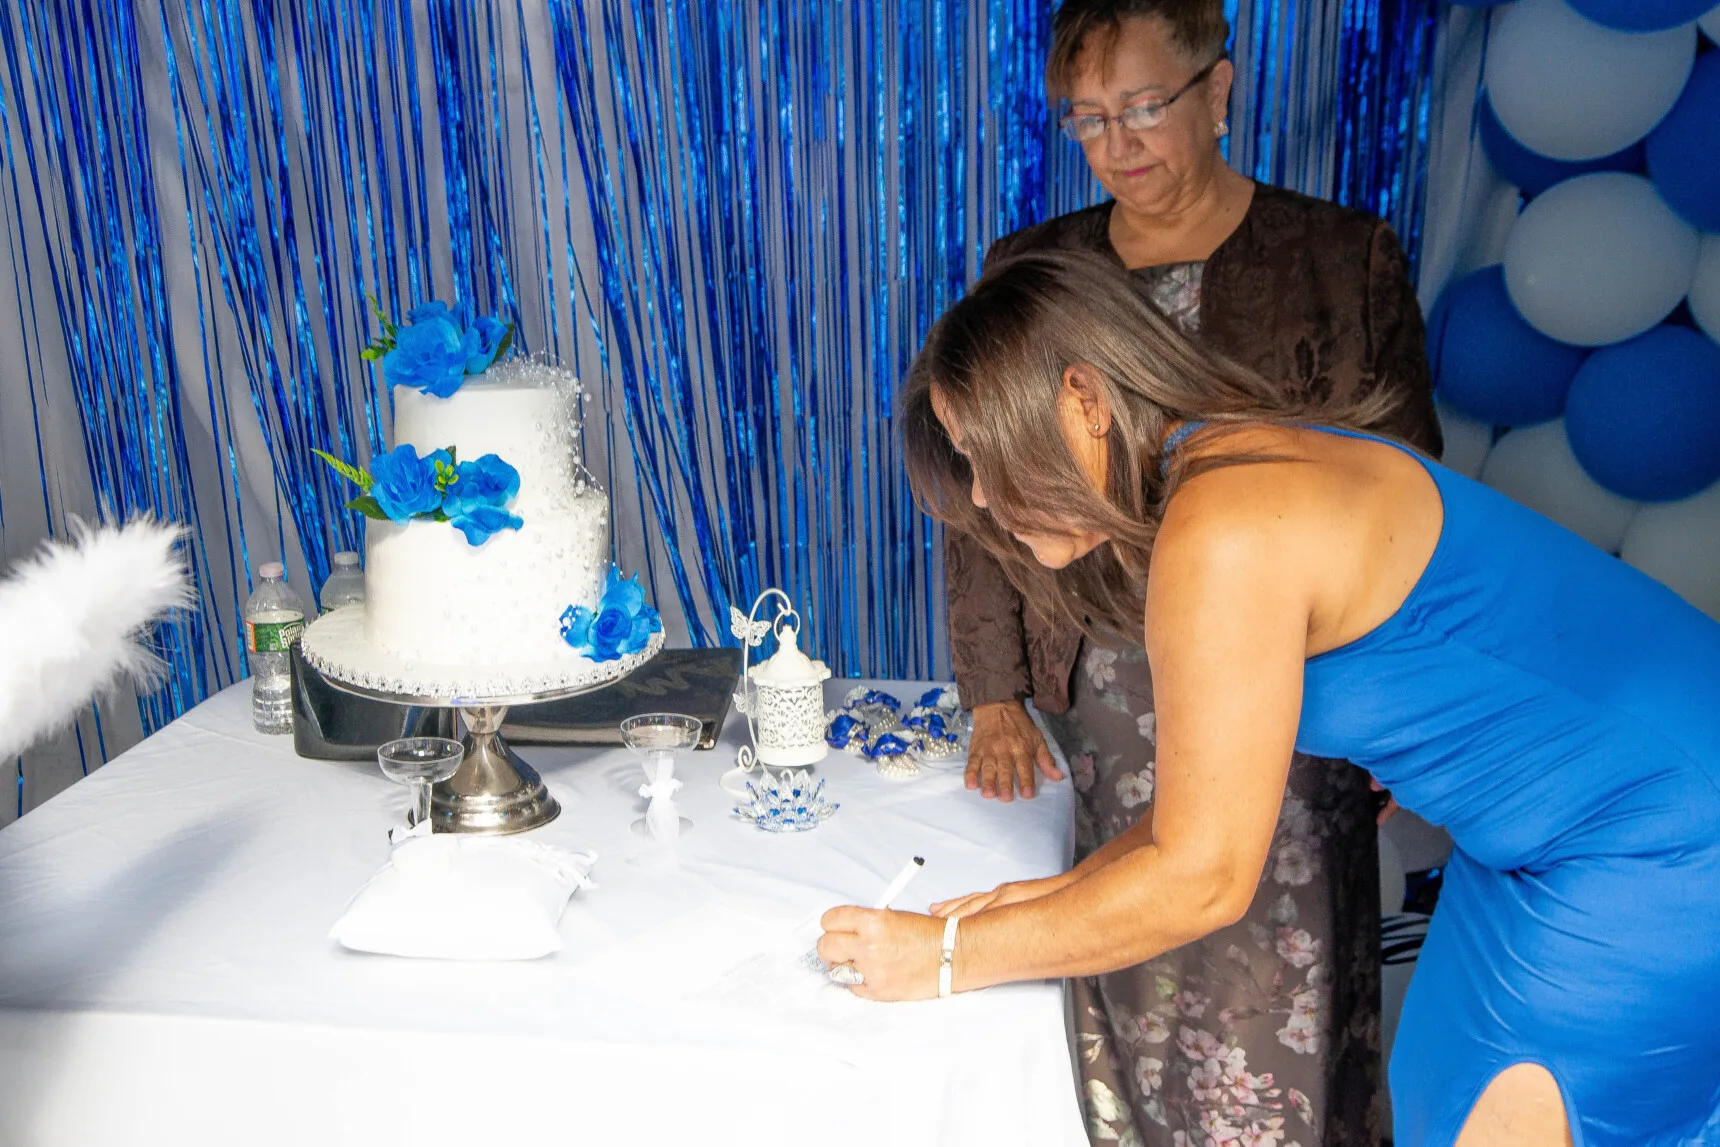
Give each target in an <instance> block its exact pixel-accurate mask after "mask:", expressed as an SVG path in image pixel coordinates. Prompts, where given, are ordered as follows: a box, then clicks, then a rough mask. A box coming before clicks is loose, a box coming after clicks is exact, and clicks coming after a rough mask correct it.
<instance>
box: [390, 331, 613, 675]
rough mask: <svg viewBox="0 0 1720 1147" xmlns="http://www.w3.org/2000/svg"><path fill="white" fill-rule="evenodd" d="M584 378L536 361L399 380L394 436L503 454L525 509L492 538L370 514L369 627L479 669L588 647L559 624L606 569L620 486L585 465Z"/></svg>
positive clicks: (593, 597) (597, 585)
mask: <svg viewBox="0 0 1720 1147" xmlns="http://www.w3.org/2000/svg"><path fill="white" fill-rule="evenodd" d="M576 404H577V383H576V382H575V381H574V379H573V376H572V374H571V373H569V372H566V371H562V370H556V369H553V368H550V367H546V366H542V365H538V364H535V363H530V362H511V363H506V364H503V365H499V366H496V367H492V368H491V369H490V370H489V371H487V372H485V373H484V374H483V375H481V376H478V377H476V378H473V379H472V380H471V381H469V382H467V383H466V384H465V385H464V386H462V387H461V388H460V390H459V391H458V392H456V393H455V394H453V395H452V396H450V397H448V398H436V397H433V396H430V395H425V394H421V393H419V392H418V391H416V390H412V389H410V388H407V387H396V388H395V390H394V431H393V435H392V438H393V441H392V442H391V443H390V446H391V447H395V446H399V445H401V444H410V445H411V446H413V447H414V448H415V449H416V450H417V452H418V453H419V454H420V455H428V454H430V453H431V452H433V451H435V450H439V449H449V448H451V449H452V450H453V451H454V452H455V457H456V459H457V460H459V461H462V462H465V461H473V460H475V459H478V458H480V457H482V456H483V455H485V454H495V455H498V456H499V457H500V458H501V459H502V460H503V461H505V462H507V463H509V464H510V465H512V466H513V467H514V468H515V469H516V470H518V471H519V475H520V488H519V493H518V495H517V496H516V497H515V499H514V500H513V502H512V503H511V505H510V506H509V509H510V510H511V511H512V512H513V513H514V514H516V515H518V516H519V518H520V519H521V521H522V524H521V525H520V527H519V528H518V529H517V530H500V531H498V532H496V533H495V534H492V535H491V536H490V537H489V538H488V540H486V541H484V542H483V544H481V545H471V544H469V543H468V542H467V540H466V537H465V536H464V535H463V534H462V533H461V532H460V531H459V530H457V529H455V528H453V527H452V526H451V525H449V524H448V523H446V522H433V521H426V520H416V521H406V522H387V521H372V522H370V523H369V524H368V529H367V531H366V541H365V599H366V613H365V633H366V636H367V637H368V639H369V640H370V642H371V643H372V644H373V645H374V646H375V647H377V648H379V649H381V650H384V651H386V652H387V653H389V654H391V655H394V656H396V657H399V658H403V659H405V660H408V661H413V662H428V663H432V664H437V665H458V666H463V667H467V668H469V669H471V670H474V671H486V670H495V669H506V668H508V667H514V666H523V667H531V666H542V665H544V664H545V663H550V664H553V663H555V662H569V663H571V662H574V661H578V660H583V659H582V658H581V657H580V655H579V654H577V653H575V652H574V651H573V650H572V649H571V648H569V647H568V645H567V643H566V642H565V641H563V640H562V637H561V625H560V619H561V615H562V613H563V612H564V611H565V610H566V609H567V608H568V607H569V606H571V605H582V606H585V607H586V608H588V609H589V608H592V607H593V606H595V605H596V603H597V600H598V597H599V595H600V594H601V593H602V592H603V583H604V576H605V574H606V572H607V571H608V569H609V499H608V497H607V496H606V495H605V494H604V493H603V491H602V490H600V489H598V488H597V487H596V486H594V485H593V484H592V483H591V482H590V481H589V480H588V479H587V478H586V476H585V472H584V470H583V469H582V468H581V466H580V461H579V452H578V410H577V405H576Z"/></svg>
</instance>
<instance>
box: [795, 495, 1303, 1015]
mask: <svg viewBox="0 0 1720 1147" xmlns="http://www.w3.org/2000/svg"><path fill="white" fill-rule="evenodd" d="M1285 477H1286V475H1285V472H1284V469H1283V468H1282V467H1276V466H1272V467H1243V468H1238V469H1235V470H1228V471H1219V472H1215V473H1213V474H1210V475H1207V476H1204V477H1203V478H1199V479H1196V480H1195V481H1193V482H1191V483H1190V484H1189V485H1188V486H1187V487H1185V488H1184V490H1183V491H1182V492H1181V493H1179V494H1178V496H1177V499H1176V501H1175V502H1174V503H1173V504H1172V507H1171V513H1170V515H1169V516H1168V517H1167V520H1166V522H1165V526H1164V528H1163V530H1162V531H1161V533H1160V536H1159V541H1158V545H1157V547H1156V551H1155V553H1154V557H1153V569H1152V576H1151V580H1150V582H1149V585H1148V592H1147V630H1146V632H1147V652H1148V657H1149V659H1150V661H1151V664H1152V670H1153V680H1154V683H1155V692H1156V701H1157V711H1158V714H1159V741H1158V778H1157V780H1158V783H1157V789H1156V792H1155V800H1154V809H1153V821H1152V824H1151V826H1150V828H1147V829H1146V830H1145V831H1144V832H1142V831H1141V830H1136V831H1132V832H1131V833H1128V834H1125V835H1124V836H1123V837H1119V838H1118V840H1117V841H1116V842H1114V843H1113V844H1112V845H1111V846H1110V847H1109V848H1107V849H1106V850H1103V851H1101V852H1100V853H1099V854H1096V855H1095V856H1094V857H1093V858H1092V860H1091V861H1089V863H1088V864H1087V865H1084V866H1083V868H1082V870H1080V872H1079V873H1078V878H1077V879H1075V880H1073V881H1072V882H1070V883H1068V884H1067V885H1065V886H1064V887H1062V888H1060V889H1058V890H1057V891H1055V892H1051V893H1049V894H1048V895H1045V896H1041V897H1038V898H1036V899H1032V900H1028V901H1024V902H1020V903H1012V904H1008V905H1005V906H1003V907H999V908H995V909H992V910H990V911H984V912H981V913H979V914H978V915H975V916H971V917H968V918H966V919H964V920H963V922H962V925H961V931H960V933H959V942H958V945H957V951H956V963H955V985H956V987H957V988H958V989H968V988H977V987H985V986H988V985H991V984H997V983H1004V982H1007V981H1011V980H1027V979H1040V978H1046V977H1063V976H1077V975H1090V974H1095V973H1099V972H1106V971H1111V970H1114V969H1116V968H1121V967H1126V966H1128V965H1131V964H1136V963H1139V962H1141V961H1143V960H1146V959H1150V958H1151V957H1153V956H1155V955H1158V954H1159V953H1161V952H1165V951H1168V950H1169V949H1171V948H1175V947H1178V946H1180V945H1182V944H1186V943H1188V942H1189V941H1191V940H1194V939H1197V938H1199V937H1201V936H1204V935H1207V934H1208V933H1210V932H1213V931H1215V930H1217V929H1218V928H1221V927H1223V926H1225V925H1227V924H1230V923H1233V922H1234V921H1236V920H1238V919H1240V918H1241V916H1242V914H1243V913H1244V912H1245V911H1246V910H1247V907H1248V905H1249V903H1250V902H1251V901H1252V899H1253V897H1254V892H1255V889H1256V887H1257V886H1258V884H1259V880H1260V873H1261V870H1262V869H1263V867H1264V866H1265V863H1266V857H1267V853H1268V851H1269V849H1270V847H1271V843H1272V836H1273V830H1274V826H1275V825H1276V823H1277V819H1278V807H1279V802H1280V800H1281V799H1282V796H1283V791H1284V784H1285V778H1286V775H1287V773H1288V770H1289V765H1290V755H1291V752H1292V749H1293V746H1294V741H1295V734H1296V727H1297V723H1298V719H1299V715H1300V709H1301V699H1302V665H1303V660H1304V658H1305V656H1306V651H1307V642H1308V632H1309V619H1310V616H1311V602H1312V600H1313V595H1312V592H1311V587H1310V586H1308V585H1306V584H1304V582H1303V580H1302V579H1301V578H1299V577H1298V576H1297V574H1296V572H1295V571H1296V570H1299V569H1301V570H1306V569H1313V568H1317V566H1316V565H1315V564H1312V563H1310V561H1309V560H1308V554H1309V552H1310V547H1313V546H1315V545H1316V543H1317V542H1318V541H1319V539H1318V537H1317V536H1316V535H1317V533H1318V531H1314V530H1309V529H1306V528H1304V526H1303V524H1302V522H1301V520H1300V519H1302V517H1303V516H1302V515H1300V514H1298V513H1297V512H1296V507H1295V505H1293V504H1292V503H1293V499H1294V498H1295V496H1296V495H1295V494H1294V492H1293V491H1291V490H1287V489H1286V487H1287V486H1293V485H1294V484H1293V483H1286V482H1285V481H1284V479H1285ZM1143 838H1145V839H1143ZM825 927H826V929H827V930H828V931H827V934H826V936H825V937H824V940H823V941H822V942H821V944H820V953H821V954H822V955H823V956H824V957H825V959H826V960H828V961H831V962H833V963H842V962H853V963H855V964H856V966H857V967H858V968H859V969H860V971H861V972H862V974H863V975H864V976H865V979H866V983H865V985H864V986H862V987H861V988H859V989H857V990H858V992H859V994H862V995H868V996H873V997H875V998H881V999H912V998H918V997H922V996H925V995H930V994H934V993H935V991H936V974H935V970H936V966H937V960H936V951H937V947H938V940H939V938H940V936H941V922H939V921H937V920H935V919H931V918H928V917H923V916H915V915H911V914H908V913H896V912H886V913H869V912H866V911H865V910H863V909H855V908H840V909H834V910H832V912H830V913H828V914H827V915H826V917H825Z"/></svg>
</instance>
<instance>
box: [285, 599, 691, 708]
mask: <svg viewBox="0 0 1720 1147" xmlns="http://www.w3.org/2000/svg"><path fill="white" fill-rule="evenodd" d="M363 613H364V603H363V602H354V603H352V604H350V605H344V606H341V607H340V608H339V609H338V610H336V611H335V612H333V613H329V614H324V615H323V616H322V617H319V618H317V619H316V620H315V621H313V622H311V623H310V625H308V626H306V627H305V632H304V634H303V636H301V637H300V639H299V641H300V646H299V648H300V652H302V653H303V655H304V659H305V661H306V663H307V664H309V665H310V666H311V667H312V668H313V669H316V670H317V671H318V672H319V673H321V674H322V675H323V676H324V677H326V678H327V679H328V683H329V684H330V685H333V686H334V687H335V688H336V689H339V690H340V691H341V692H343V693H350V694H352V695H354V696H357V697H365V698H368V699H370V700H372V701H388V702H392V703H394V704H398V705H427V706H434V707H437V708H455V709H465V708H478V707H481V706H489V705H508V706H513V705H532V704H536V703H538V702H540V701H559V700H562V699H564V698H567V697H577V696H579V695H580V694H582V693H595V692H596V691H597V690H599V689H606V688H608V687H609V686H611V685H613V684H615V683H616V682H617V681H620V680H621V679H622V678H624V677H626V676H628V675H629V674H630V673H632V672H633V671H634V670H635V669H638V668H639V667H640V666H641V665H644V664H645V663H646V662H647V661H649V660H651V658H653V657H655V656H656V655H657V654H658V653H660V652H662V649H663V634H662V632H661V631H659V632H657V633H654V634H652V635H651V639H650V641H649V642H648V643H647V645H646V646H645V648H644V649H642V650H640V651H639V652H637V653H628V654H624V655H623V656H621V657H619V658H617V659H616V660H614V661H589V660H588V661H587V664H586V665H585V666H581V667H579V668H577V669H576V670H574V671H572V672H569V671H567V670H562V671H561V672H560V673H559V674H557V673H556V672H555V671H553V670H552V671H546V672H544V673H538V674H532V673H526V674H523V676H528V677H530V676H536V677H539V678H545V677H551V678H553V677H558V676H559V678H560V679H559V680H556V681H554V682H553V683H546V684H545V685H544V686H543V687H541V688H538V689H532V690H527V691H521V692H512V693H481V692H462V691H460V690H458V689H457V688H455V687H454V686H452V685H447V684H446V682H445V681H440V680H436V679H434V678H431V679H429V680H426V679H425V678H424V676H423V675H422V674H419V675H417V676H416V678H415V677H414V674H413V673H412V672H409V671H408V670H407V668H406V667H407V666H409V665H419V664H421V663H419V662H412V661H408V660H407V659H406V658H401V657H394V656H392V655H390V654H388V653H387V652H386V651H384V650H381V649H378V648H376V647H375V646H373V645H369V644H366V645H365V647H364V652H365V653H366V654H367V655H368V656H372V657H375V658H377V663H376V665H374V666H367V667H365V668H362V669H361V668H358V667H355V666H352V665H348V664H344V663H342V662H337V661H333V660H331V659H330V658H329V657H327V656H325V655H323V654H321V653H319V652H317V650H316V649H314V648H313V640H314V638H313V634H315V635H317V636H321V635H322V634H326V633H327V632H328V631H329V628H330V627H329V626H328V625H326V624H325V623H326V622H330V621H334V620H336V619H339V622H340V623H343V624H348V625H351V624H355V623H356V619H360V618H362V617H363ZM349 619H351V620H349ZM319 626H321V627H322V629H321V631H320V632H319V631H318V627H319ZM358 630H359V632H363V626H362V624H359V625H358ZM593 667H596V668H599V669H601V670H602V672H601V673H600V674H598V675H595V676H594V675H593V674H592V668H593ZM446 668H448V669H450V670H454V667H453V666H447V667H446ZM390 669H392V670H396V672H387V670H390ZM379 670H381V671H382V672H381V673H380V675H382V676H387V677H390V678H399V679H401V680H403V681H406V682H407V683H408V684H410V685H412V686H414V687H420V688H418V689H417V691H402V692H396V691H393V690H390V689H385V688H379V687H376V686H371V685H365V684H363V683H361V682H358V681H354V680H352V679H351V677H350V676H348V675H350V674H357V673H368V674H371V675H378V671H379ZM454 671H455V672H461V671H458V670H454ZM444 686H446V687H444Z"/></svg>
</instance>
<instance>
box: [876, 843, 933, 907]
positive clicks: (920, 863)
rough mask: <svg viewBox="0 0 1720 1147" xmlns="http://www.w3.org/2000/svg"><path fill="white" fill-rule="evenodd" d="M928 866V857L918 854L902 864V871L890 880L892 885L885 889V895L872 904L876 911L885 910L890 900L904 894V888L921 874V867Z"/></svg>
mask: <svg viewBox="0 0 1720 1147" xmlns="http://www.w3.org/2000/svg"><path fill="white" fill-rule="evenodd" d="M925 866H926V858H925V857H923V856H916V857H914V859H912V860H910V861H908V863H906V864H904V865H902V871H900V872H898V873H896V879H894V880H892V881H890V887H888V888H886V889H884V895H882V896H880V897H878V902H877V903H876V904H874V905H872V908H873V910H874V911H879V912H881V911H883V910H884V909H886V908H888V907H889V906H890V901H892V900H894V899H895V898H896V897H898V896H900V895H901V894H902V890H903V889H904V888H906V887H908V885H909V884H911V883H912V882H913V879H914V877H916V876H918V875H919V874H920V869H922V868H924V867H925Z"/></svg>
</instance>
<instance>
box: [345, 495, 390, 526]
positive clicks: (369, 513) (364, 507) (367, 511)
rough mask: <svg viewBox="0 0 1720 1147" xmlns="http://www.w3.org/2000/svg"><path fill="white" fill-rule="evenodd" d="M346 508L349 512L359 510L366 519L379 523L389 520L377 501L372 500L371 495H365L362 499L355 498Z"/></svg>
mask: <svg viewBox="0 0 1720 1147" xmlns="http://www.w3.org/2000/svg"><path fill="white" fill-rule="evenodd" d="M346 508H347V509H349V510H357V511H358V512H359V513H361V514H363V515H364V516H365V517H367V518H375V519H376V520H377V521H379V522H386V521H387V520H388V515H387V514H385V513H383V512H382V507H381V506H380V505H378V504H377V501H376V499H375V498H372V497H371V496H370V495H369V494H365V495H364V496H363V497H360V498H354V499H353V500H352V501H350V502H348V503H347V504H346Z"/></svg>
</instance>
